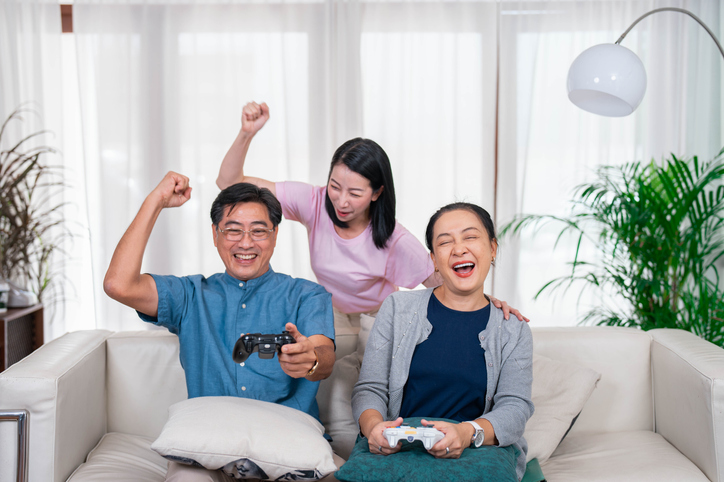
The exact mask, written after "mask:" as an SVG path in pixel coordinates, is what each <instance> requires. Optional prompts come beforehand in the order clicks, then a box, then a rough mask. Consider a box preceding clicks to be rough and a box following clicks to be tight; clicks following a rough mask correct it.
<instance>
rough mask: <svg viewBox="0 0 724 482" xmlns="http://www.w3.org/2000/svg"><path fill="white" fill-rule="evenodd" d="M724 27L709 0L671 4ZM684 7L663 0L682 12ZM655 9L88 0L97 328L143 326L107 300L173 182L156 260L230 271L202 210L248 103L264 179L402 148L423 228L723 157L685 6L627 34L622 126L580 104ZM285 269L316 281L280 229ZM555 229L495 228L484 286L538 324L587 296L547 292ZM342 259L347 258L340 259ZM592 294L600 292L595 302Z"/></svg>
mask: <svg viewBox="0 0 724 482" xmlns="http://www.w3.org/2000/svg"><path fill="white" fill-rule="evenodd" d="M673 3H674V4H675V6H680V7H683V8H687V9H690V10H692V11H693V12H694V13H696V14H698V15H699V16H701V17H702V18H703V19H704V21H706V22H707V23H708V24H709V25H710V26H711V27H712V28H713V29H714V30H715V31H716V32H717V33H718V34H719V35H720V37H721V19H722V11H721V7H720V6H719V3H718V2H717V1H715V0H692V1H676V0H674V1H673ZM671 4H672V2H667V5H671ZM663 5H664V3H663V2H661V1H658V0H645V1H608V0H606V1H604V0H601V1H531V2H520V1H507V0H505V1H485V0H482V1H475V2H469V1H465V2H463V1H459V2H458V1H432V0H425V1H396V2H391V1H385V0H379V1H358V0H352V1H341V0H325V1H307V2H298V1H295V2H292V1H289V2H276V1H268V0H265V1H236V2H217V1H211V0H208V1H197V2H189V1H186V2H175V1H160V0H159V1H138V0H137V1H123V0H96V1H88V0H86V1H81V0H78V1H76V2H75V6H74V31H75V34H74V35H75V39H76V44H77V56H78V69H79V70H78V77H79V87H80V93H81V94H80V102H81V107H82V122H83V142H84V154H85V166H86V180H87V182H86V187H87V195H88V200H89V203H88V204H89V210H88V212H89V230H90V233H91V243H92V246H91V252H92V253H93V273H94V274H93V289H94V292H95V298H96V317H95V320H94V321H90V323H95V325H97V326H98V327H99V328H109V329H114V330H120V329H136V328H144V327H145V328H147V326H146V325H144V324H143V323H141V322H140V321H139V320H138V318H137V317H136V315H135V314H134V313H133V312H132V310H130V309H128V308H125V307H122V306H121V305H119V304H118V303H115V302H113V301H111V300H109V299H108V298H107V297H106V296H105V295H104V294H103V292H102V279H103V275H104V273H105V270H106V268H107V265H108V262H109V260H110V257H111V255H112V252H113V249H114V248H115V246H116V244H117V242H118V240H119V239H120V237H121V235H122V234H123V232H124V230H125V229H126V227H127V226H128V224H129V223H130V222H131V220H132V219H133V217H134V215H135V213H136V211H137V210H138V208H139V207H140V204H141V202H142V201H143V199H144V198H145V196H146V195H147V194H148V193H149V192H150V191H151V190H152V189H153V187H154V186H155V185H156V184H157V183H158V181H159V180H160V179H161V177H162V176H163V175H164V173H165V172H166V171H168V170H175V171H178V172H181V173H183V174H186V175H188V176H189V177H190V178H191V183H192V186H193V187H194V191H193V193H192V198H191V200H190V201H189V202H188V203H187V204H186V205H184V206H183V207H181V208H179V209H175V210H167V211H166V212H164V213H163V214H162V215H161V217H160V219H159V221H158V223H157V225H156V229H155V230H154V233H153V235H152V237H151V240H150V243H149V246H148V249H147V251H146V257H145V259H144V267H143V269H144V270H145V271H148V272H155V273H159V274H176V275H183V274H194V273H203V274H205V275H210V274H212V273H215V272H218V271H220V270H222V269H223V265H222V263H221V261H220V260H219V258H218V254H217V253H216V251H215V249H214V247H213V243H212V242H211V239H210V236H211V227H210V220H209V217H208V210H209V207H210V204H211V202H212V200H213V198H214V197H215V196H216V194H217V193H218V189H217V187H216V185H215V183H214V181H215V179H216V174H217V171H218V166H219V163H220V162H221V159H222V158H223V156H224V154H225V152H226V150H227V148H228V146H229V145H230V143H231V142H232V140H233V139H234V136H235V135H236V133H237V131H238V128H239V124H240V121H239V114H240V111H241V107H242V106H243V105H244V103H245V102H247V101H250V100H256V101H266V102H267V103H268V104H269V106H270V108H271V119H270V121H269V122H268V124H267V125H266V126H265V128H264V129H263V130H262V131H261V132H260V133H259V134H258V135H257V137H256V139H255V140H254V142H253V144H252V147H251V149H250V151H249V155H248V157H247V172H249V173H251V174H253V175H256V176H259V177H264V178H267V179H270V180H279V181H280V180H288V179H289V180H299V181H306V182H311V183H315V184H323V183H324V182H325V181H326V177H327V172H328V169H329V161H330V159H331V155H332V153H333V152H334V149H335V148H336V147H337V146H338V145H340V144H341V143H342V142H344V141H345V140H347V139H349V138H351V137H355V136H364V137H369V138H372V139H374V140H376V141H377V142H379V143H380V144H381V145H382V147H383V148H384V149H385V150H386V151H387V153H388V154H389V156H390V159H391V162H392V165H393V172H394V176H395V184H396V190H397V199H398V206H397V217H398V220H399V221H400V222H401V223H402V224H403V225H405V226H406V227H407V228H408V229H409V230H410V231H411V232H412V233H413V234H414V235H416V236H417V237H418V238H419V239H420V240H422V239H423V235H424V229H425V226H426V223H427V220H428V219H429V217H430V215H431V214H432V213H433V212H434V211H435V209H437V208H438V207H440V206H441V205H443V204H446V203H449V202H452V201H456V200H466V201H471V202H475V203H479V204H481V205H482V206H483V207H485V208H486V209H488V210H489V211H490V212H491V214H493V216H494V218H495V220H496V222H497V223H498V224H502V223H503V222H505V221H507V220H509V219H510V218H511V217H512V216H513V215H514V214H515V213H517V212H548V213H563V212H565V210H566V209H567V200H568V199H569V198H570V193H571V189H572V188H573V186H575V185H576V184H578V183H580V182H581V181H583V180H584V179H587V176H590V173H591V170H592V168H593V167H594V166H596V165H599V164H611V163H621V162H625V161H629V160H634V159H648V158H651V157H655V158H660V157H661V156H662V155H664V154H667V153H668V152H671V151H673V152H675V153H677V154H698V155H700V156H702V157H710V156H711V155H712V154H713V153H714V152H716V151H718V149H719V146H721V144H722V126H721V112H722V96H721V93H722V92H721V90H722V87H721V85H722V82H721V80H722V78H721V72H722V70H721V64H722V62H721V59H719V58H717V55H718V54H717V53H716V51H715V50H714V49H713V43H712V42H711V40H710V39H708V38H707V37H706V33H703V30H701V29H700V27H699V26H698V25H696V24H695V23H694V22H693V20H691V19H690V18H688V17H686V16H684V15H681V14H673V13H663V14H657V15H655V16H652V17H649V18H648V19H646V20H645V21H644V22H642V23H641V24H639V25H638V26H637V27H636V28H635V29H634V30H633V31H632V32H631V33H630V34H629V36H628V37H627V38H626V40H625V41H624V42H623V45H625V46H627V47H628V48H631V49H632V50H634V51H635V52H636V53H637V54H638V55H639V56H640V57H641V58H642V60H643V61H644V64H645V65H646V68H647V72H648V74H649V89H648V92H647V94H646V97H645V99H644V101H643V103H642V105H641V106H640V107H639V109H638V110H637V111H636V112H635V113H634V114H633V115H632V116H630V117H627V118H623V119H604V118H600V117H595V116H593V115H591V114H587V113H585V112H583V111H579V110H577V109H576V108H575V107H574V106H573V105H572V104H570V102H569V101H568V99H567V98H566V92H565V79H566V73H567V70H568V66H569V65H570V63H571V61H572V60H573V59H574V58H575V57H576V56H577V55H578V54H579V53H580V52H581V51H583V50H584V49H585V48H587V47H589V46H592V45H594V44H597V43H601V42H613V41H615V40H616V39H617V38H618V36H619V35H620V34H621V32H623V30H624V29H625V28H626V27H627V26H628V25H629V24H630V23H631V22H632V21H633V20H634V19H635V18H637V17H638V16H639V15H641V14H643V13H644V12H646V11H648V10H650V9H653V8H656V7H659V6H663ZM280 229H281V231H280V237H279V242H278V244H277V248H276V252H275V254H274V257H273V259H272V265H273V266H274V269H276V270H277V271H281V272H286V273H289V274H291V275H293V276H300V277H306V278H309V279H314V277H313V273H312V272H311V270H310V268H309V258H308V244H307V234H306V232H305V230H304V228H303V227H302V226H301V225H299V224H298V223H292V222H289V221H285V222H283V223H282V225H281V227H280ZM550 236H551V235H550V234H546V233H541V234H540V235H537V236H535V237H533V238H531V239H523V240H514V239H504V240H501V241H502V243H501V253H500V255H499V257H498V267H497V268H495V270H494V272H493V273H494V275H493V276H491V278H490V281H491V283H490V286H489V287H488V289H489V290H490V291H492V292H493V293H494V294H495V295H496V296H498V297H500V298H502V299H505V300H507V301H509V302H510V303H511V304H512V305H514V306H517V307H520V308H521V309H522V310H523V311H524V313H526V314H528V315H530V316H531V318H533V320H534V322H535V323H537V324H538V325H546V324H555V325H571V324H575V323H576V321H577V318H576V316H577V313H576V300H575V297H573V298H570V297H569V298H563V299H558V300H539V301H537V302H533V301H532V296H533V294H534V293H535V291H537V289H538V288H539V287H540V286H541V285H542V284H543V282H544V281H547V280H549V279H551V278H552V277H554V276H555V275H556V274H558V273H561V272H562V271H563V270H565V269H566V267H565V261H566V260H568V254H567V253H566V252H565V251H564V249H559V250H558V251H556V252H555V253H553V252H552V250H551V242H550V241H551V240H550ZM340 268H342V267H340ZM584 301H585V300H584Z"/></svg>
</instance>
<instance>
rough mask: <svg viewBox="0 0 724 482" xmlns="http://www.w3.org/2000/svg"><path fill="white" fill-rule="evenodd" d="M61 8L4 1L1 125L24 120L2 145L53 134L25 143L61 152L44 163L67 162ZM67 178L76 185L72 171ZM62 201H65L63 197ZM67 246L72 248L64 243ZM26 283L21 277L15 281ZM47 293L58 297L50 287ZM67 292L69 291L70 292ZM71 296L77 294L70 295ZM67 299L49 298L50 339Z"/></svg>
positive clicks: (50, 2)
mask: <svg viewBox="0 0 724 482" xmlns="http://www.w3.org/2000/svg"><path fill="white" fill-rule="evenodd" d="M60 35H61V25H60V10H59V7H58V2H57V1H54V0H0V123H2V122H4V121H5V119H7V117H8V116H10V114H11V113H12V112H13V111H15V110H16V109H17V108H18V107H21V108H22V109H23V110H24V113H23V114H22V116H21V117H22V122H13V123H11V124H8V126H7V128H6V131H5V133H4V134H3V144H2V146H0V148H1V149H10V148H11V147H13V146H14V145H15V144H16V143H17V142H19V141H20V140H21V139H23V138H25V137H26V136H28V135H30V134H32V133H35V132H38V131H40V130H47V131H48V133H47V134H45V135H43V136H39V137H36V138H34V139H31V140H30V141H28V142H26V143H24V144H23V147H25V148H28V149H29V148H32V147H36V146H38V145H46V146H51V147H53V148H55V149H56V150H57V151H58V154H48V155H44V157H43V158H42V162H44V163H46V164H48V165H52V166H58V165H62V163H63V161H62V158H61V156H62V150H63V145H62V138H63V136H62V134H63V131H62V129H63V123H62V100H61V83H60V81H59V79H60V77H61V65H62V64H61V49H60ZM66 175H67V176H69V178H68V179H66V181H67V182H68V183H69V184H71V185H72V184H73V182H74V179H73V173H72V172H66ZM57 201H58V203H62V202H63V199H58V200H57ZM63 248H65V249H68V248H70V246H63ZM55 261H56V263H57V266H56V267H54V268H51V269H50V273H52V276H54V279H53V281H55V282H58V283H64V281H63V279H62V277H63V271H64V269H67V268H68V265H67V264H64V262H63V261H62V260H59V259H57V257H56V259H55ZM13 281H16V282H19V283H21V282H22V280H13ZM45 294H46V297H50V298H53V296H52V294H51V293H50V290H48V291H47V292H46V293H45ZM66 294H67V295H68V293H66ZM70 296H72V293H71V294H70ZM63 310H64V305H63V304H62V303H60V304H57V303H53V302H52V301H51V300H46V306H45V317H44V322H45V329H44V335H45V338H46V339H47V340H50V339H52V338H55V337H56V336H58V335H60V334H62V333H63V330H64V323H63V318H64V316H63Z"/></svg>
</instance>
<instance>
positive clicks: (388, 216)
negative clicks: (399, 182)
mask: <svg viewBox="0 0 724 482" xmlns="http://www.w3.org/2000/svg"><path fill="white" fill-rule="evenodd" d="M337 164H344V165H345V166H347V167H348V168H349V169H350V170H351V171H354V172H356V173H357V174H359V175H360V176H362V177H364V178H366V179H367V180H368V181H369V182H370V185H371V186H372V191H373V192H377V191H379V190H380V188H381V187H384V189H383V190H382V194H380V197H378V198H377V200H376V201H372V202H371V203H370V224H371V225H372V240H373V241H374V243H375V246H376V247H377V249H383V248H384V247H385V246H387V241H388V240H389V239H390V236H392V233H393V231H394V230H395V223H396V220H395V203H396V201H395V183H394V182H393V181H392V166H390V159H389V158H388V157H387V153H386V152H385V151H384V149H382V147H380V145H379V144H377V143H376V142H375V141H373V140H371V139H362V138H361V137H356V138H354V139H350V140H348V141H347V142H345V143H344V144H342V145H341V146H339V147H338V148H337V150H336V151H335V152H334V156H332V164H331V165H330V166H329V176H327V184H328V185H329V178H330V177H332V169H334V166H336V165H337ZM325 198H326V199H325V201H324V207H325V208H326V209H327V214H328V215H329V217H330V218H331V219H332V222H333V223H334V224H335V225H337V226H339V227H340V228H346V227H347V223H346V222H344V221H340V220H339V218H337V213H335V212H334V205H333V204H332V200H331V199H329V193H327V195H326V196H325Z"/></svg>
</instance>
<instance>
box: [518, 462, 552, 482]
mask: <svg viewBox="0 0 724 482" xmlns="http://www.w3.org/2000/svg"><path fill="white" fill-rule="evenodd" d="M521 482H546V478H545V476H544V475H543V471H542V470H541V468H540V464H539V463H538V459H533V460H531V461H530V462H528V464H527V465H526V466H525V475H523V480H522V481H521Z"/></svg>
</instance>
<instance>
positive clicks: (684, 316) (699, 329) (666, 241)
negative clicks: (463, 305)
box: [501, 149, 724, 346]
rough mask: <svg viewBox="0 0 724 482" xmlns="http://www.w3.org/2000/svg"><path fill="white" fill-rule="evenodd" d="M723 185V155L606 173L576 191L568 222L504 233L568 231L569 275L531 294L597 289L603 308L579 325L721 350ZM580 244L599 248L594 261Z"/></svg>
mask: <svg viewBox="0 0 724 482" xmlns="http://www.w3.org/2000/svg"><path fill="white" fill-rule="evenodd" d="M722 178H724V149H722V151H721V152H719V154H718V155H717V156H716V157H715V158H714V159H713V160H711V161H709V162H700V161H699V159H698V158H697V157H693V158H691V159H679V158H677V157H676V156H674V155H672V156H671V158H670V159H666V160H664V161H663V162H661V163H656V162H654V161H653V160H652V161H651V162H649V163H641V162H633V163H628V164H625V165H623V166H603V167H600V168H599V169H598V170H597V171H596V178H595V180H593V181H592V182H590V183H585V184H582V185H580V186H578V187H577V188H576V189H575V194H574V199H573V207H572V210H571V213H570V214H569V215H568V216H565V217H559V216H551V215H523V216H519V217H517V218H516V219H514V220H513V221H512V222H510V223H508V224H507V225H505V226H504V227H503V229H502V230H501V236H504V235H505V234H508V233H520V232H521V231H523V230H527V229H533V230H536V229H539V228H540V227H542V226H543V225H545V224H548V223H556V224H557V225H558V226H560V228H559V229H560V230H559V231H558V240H560V239H561V237H562V236H564V235H566V234H569V233H573V234H574V236H575V239H577V243H576V249H575V252H574V253H572V260H571V261H570V266H571V271H570V274H568V275H566V276H562V277H559V278H556V279H553V280H551V281H549V282H548V283H546V284H545V285H544V286H543V287H542V288H541V289H540V290H539V291H538V293H537V294H536V297H538V296H539V295H541V294H542V293H543V292H545V291H548V290H558V289H563V290H566V289H569V288H571V287H573V286H578V287H580V289H581V290H586V289H593V290H596V291H597V293H598V294H599V295H601V298H600V299H601V300H603V301H602V303H601V305H599V306H597V307H595V308H593V309H592V310H590V311H589V312H588V313H586V314H585V316H584V317H583V319H582V320H581V321H582V322H584V323H585V322H592V323H597V324H600V325H615V326H634V327H639V328H641V329H644V330H649V329H652V328H681V329H684V330H688V331H691V332H693V333H695V334H696V335H698V336H700V337H702V338H704V339H706V340H708V341H711V342H712V343H715V344H717V345H719V346H724V299H723V298H724V292H723V291H722V290H721V288H720V286H719V284H720V283H719V281H720V280H719V272H718V269H717V261H719V260H720V259H721V258H722V256H723V255H724V185H723V184H724V183H723V181H722ZM585 243H591V244H592V245H593V246H594V247H595V250H594V252H597V253H598V254H599V256H598V257H597V258H596V259H584V257H583V255H582V254H581V253H582V249H581V248H582V247H583V246H584V244H585ZM556 244H557V242H556ZM605 300H608V302H606V301H605Z"/></svg>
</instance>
